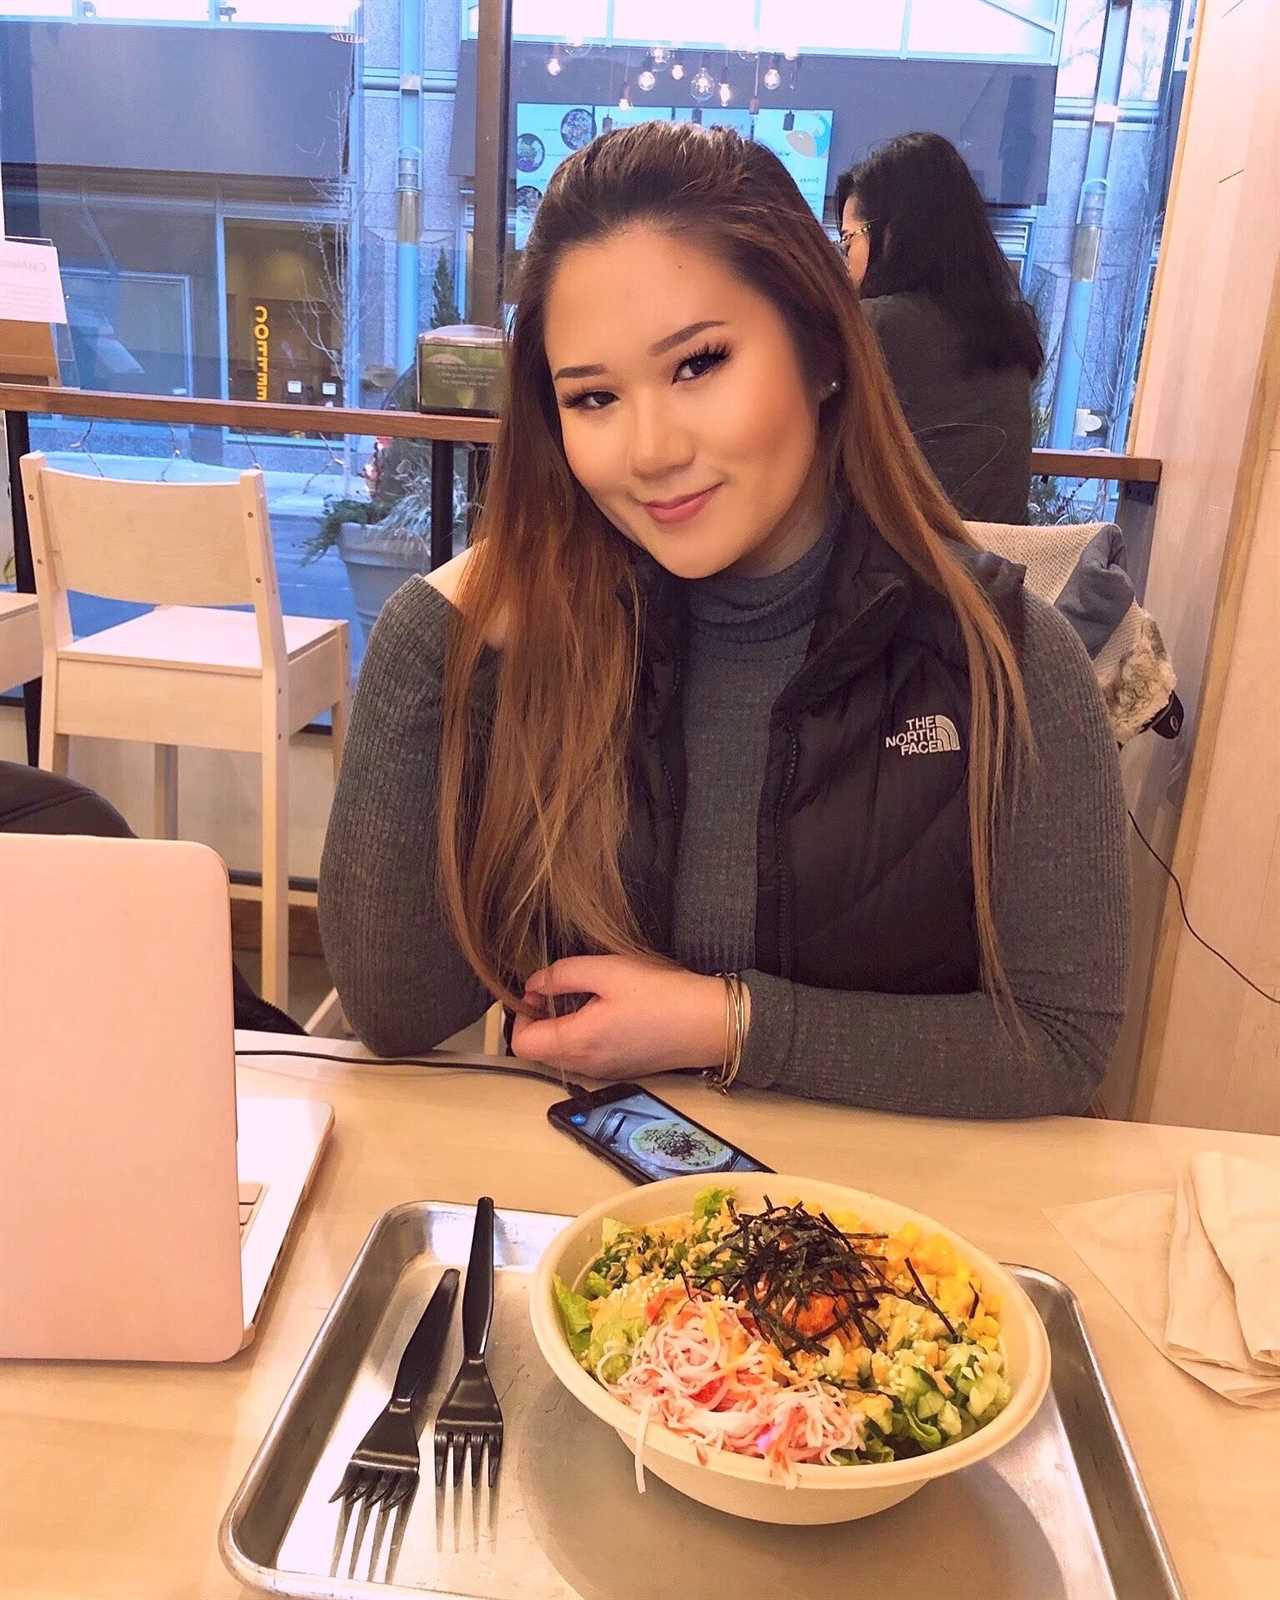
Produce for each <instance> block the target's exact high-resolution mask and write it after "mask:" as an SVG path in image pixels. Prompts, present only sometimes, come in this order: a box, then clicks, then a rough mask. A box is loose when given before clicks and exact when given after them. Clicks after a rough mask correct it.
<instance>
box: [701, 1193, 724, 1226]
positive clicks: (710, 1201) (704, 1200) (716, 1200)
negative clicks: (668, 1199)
mask: <svg viewBox="0 0 1280 1600" xmlns="http://www.w3.org/2000/svg"><path fill="white" fill-rule="evenodd" d="M728 1198H729V1191H728V1189H704V1190H703V1191H702V1193H701V1194H700V1195H698V1196H697V1198H696V1199H695V1200H694V1202H693V1220H694V1221H695V1222H709V1221H710V1220H711V1218H712V1217H716V1216H719V1214H720V1208H721V1207H722V1206H723V1205H724V1203H725V1201H726V1200H727V1199H728Z"/></svg>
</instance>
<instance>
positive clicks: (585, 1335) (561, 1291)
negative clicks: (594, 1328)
mask: <svg viewBox="0 0 1280 1600" xmlns="http://www.w3.org/2000/svg"><path fill="white" fill-rule="evenodd" d="M553 1284H554V1289H555V1297H556V1306H557V1308H558V1309H559V1312H560V1325H561V1327H562V1328H563V1329H564V1336H565V1339H566V1340H567V1342H568V1345H569V1349H570V1350H571V1351H572V1352H573V1354H574V1357H575V1358H576V1359H577V1360H578V1361H581V1360H582V1358H583V1356H584V1355H585V1354H586V1351H587V1346H588V1345H589V1344H590V1343H591V1313H590V1311H589V1310H588V1309H587V1302H586V1300H585V1298H584V1297H583V1296H582V1295H580V1294H575V1293H574V1292H573V1290H572V1289H571V1288H570V1287H569V1285H568V1284H567V1283H566V1282H565V1281H564V1279H563V1278H560V1277H557V1278H555V1279H554V1280H553Z"/></svg>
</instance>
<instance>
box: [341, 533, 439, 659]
mask: <svg viewBox="0 0 1280 1600" xmlns="http://www.w3.org/2000/svg"><path fill="white" fill-rule="evenodd" d="M338 554H339V555H340V556H341V557H342V560H343V564H344V565H345V566H346V569H347V577H348V579H349V580H350V583H351V592H352V594H353V595H354V596H355V601H356V617H357V618H358V619H359V623H360V631H361V633H362V634H363V635H364V637H365V638H366V639H367V638H368V637H369V630H370V629H371V628H372V627H373V624H374V623H375V621H376V620H377V617H378V613H379V611H381V610H382V607H383V605H384V604H385V603H386V601H387V600H389V599H390V598H391V596H392V595H393V594H394V593H395V592H396V590H397V589H398V588H399V587H400V585H401V584H402V583H404V582H405V580H406V579H407V578H410V577H412V575H413V574H414V573H415V572H428V571H430V568H431V547H430V545H429V544H428V543H427V541H426V540H425V539H411V538H405V536H404V535H403V534H399V535H397V534H386V533H383V532H382V531H381V525H380V524H379V523H376V522H372V523H362V522H344V523H343V524H342V526H341V528H340V529H339V530H338Z"/></svg>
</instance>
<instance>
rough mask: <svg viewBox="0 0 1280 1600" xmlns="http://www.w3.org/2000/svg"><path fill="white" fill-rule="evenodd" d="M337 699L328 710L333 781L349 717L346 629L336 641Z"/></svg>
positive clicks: (349, 690) (337, 770)
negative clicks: (331, 728) (330, 721)
mask: <svg viewBox="0 0 1280 1600" xmlns="http://www.w3.org/2000/svg"><path fill="white" fill-rule="evenodd" d="M337 687H338V698H337V699H336V700H335V701H334V703H333V706H332V707H331V709H330V715H331V716H332V718H333V739H332V756H333V781H334V783H335V784H336V783H337V781H338V774H339V772H341V770H342V751H343V746H344V745H345V744H346V742H347V722H348V719H349V718H350V715H351V645H350V640H349V636H348V633H347V630H346V628H345V627H344V628H343V629H342V632H341V634H340V636H339V640H338V685H337Z"/></svg>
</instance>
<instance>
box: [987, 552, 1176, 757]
mask: <svg viewBox="0 0 1280 1600" xmlns="http://www.w3.org/2000/svg"><path fill="white" fill-rule="evenodd" d="M966 526H967V527H968V529H969V532H970V533H971V534H972V535H973V537H974V539H975V540H976V541H977V543H978V544H979V545H981V546H982V547H983V549H985V550H990V551H991V552H992V554H993V555H997V556H1001V557H1003V559H1004V560H1006V561H1016V562H1017V563H1018V564H1019V565H1020V566H1023V567H1025V568H1026V573H1027V577H1026V584H1027V588H1028V589H1029V590H1030V591H1031V593H1032V594H1034V595H1036V596H1038V598H1039V599H1041V600H1044V601H1046V602H1047V603H1048V604H1049V605H1051V606H1053V607H1055V609H1057V610H1058V611H1060V612H1061V613H1062V615H1063V616H1064V617H1065V618H1066V620H1067V621H1068V622H1069V623H1070V624H1071V626H1072V627H1073V628H1074V629H1075V631H1076V632H1077V633H1078V634H1079V636H1080V638H1081V640H1082V641H1083V643H1084V646H1085V649H1086V650H1088V652H1089V659H1090V660H1091V661H1092V663H1093V670H1094V673H1095V674H1096V676H1097V679H1098V686H1099V688H1100V689H1101V690H1102V697H1103V699H1104V701H1105V702H1106V706H1107V715H1108V719H1109V720H1110V723H1111V728H1112V732H1113V733H1114V734H1115V736H1116V739H1117V741H1118V742H1119V743H1120V744H1124V743H1125V742H1126V741H1127V740H1128V739H1131V738H1132V737H1133V735H1134V734H1135V733H1141V732H1142V731H1143V730H1144V729H1145V728H1147V727H1150V726H1151V725H1152V724H1153V723H1156V724H1158V726H1157V731H1158V732H1161V733H1165V736H1166V737H1171V736H1172V734H1171V733H1168V732H1166V730H1165V728H1164V726H1163V724H1161V723H1160V722H1159V719H1160V718H1161V714H1162V713H1163V712H1165V711H1166V709H1167V708H1169V707H1170V706H1172V705H1174V704H1175V702H1174V699H1173V695H1174V689H1175V688H1176V686H1177V677H1176V675H1175V673H1174V670H1173V663H1172V662H1171V661H1170V660H1169V655H1168V652H1167V650H1166V649H1165V646H1164V641H1163V640H1162V639H1161V637H1160V630H1159V628H1158V627H1157V626H1156V623H1155V620H1154V619H1153V618H1152V617H1151V616H1150V615H1149V614H1148V613H1147V612H1146V611H1144V610H1143V609H1142V607H1141V606H1140V605H1139V604H1138V602H1137V600H1136V599H1135V598H1134V593H1133V584H1132V582H1131V581H1130V578H1129V574H1128V572H1127V571H1126V569H1125V565H1124V538H1123V535H1122V534H1121V532H1120V530H1119V528H1117V527H1116V526H1115V524H1114V523H1111V522H1080V523H1054V524H1050V525H1048V526H1045V527H1039V526H1035V527H1028V526H1022V525H1017V526H1015V525H1012V524H1007V523H1000V522H970V523H967V524H966ZM1177 726H1180V723H1178V724H1177V725H1175V727H1174V729H1173V732H1176V731H1177Z"/></svg>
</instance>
